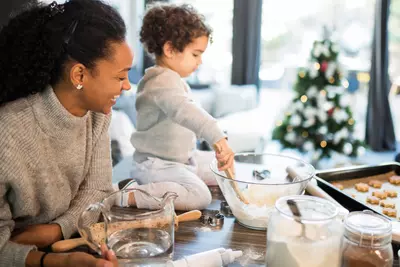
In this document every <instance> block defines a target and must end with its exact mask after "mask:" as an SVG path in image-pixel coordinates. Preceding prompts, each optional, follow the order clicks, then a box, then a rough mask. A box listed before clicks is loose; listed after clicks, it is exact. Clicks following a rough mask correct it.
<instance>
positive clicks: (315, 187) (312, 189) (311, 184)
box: [286, 166, 343, 208]
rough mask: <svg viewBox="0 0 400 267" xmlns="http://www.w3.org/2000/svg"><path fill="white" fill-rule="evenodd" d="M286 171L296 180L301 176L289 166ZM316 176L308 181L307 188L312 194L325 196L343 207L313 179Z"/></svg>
mask: <svg viewBox="0 0 400 267" xmlns="http://www.w3.org/2000/svg"><path fill="white" fill-rule="evenodd" d="M286 172H287V173H288V174H289V176H290V177H291V178H292V179H293V180H294V179H295V178H296V177H299V176H300V175H298V174H297V172H296V170H295V169H294V168H293V167H291V166H288V167H287V168H286ZM313 180H314V178H311V181H310V182H308V183H307V187H306V190H307V192H308V193H309V194H310V195H313V196H316V197H320V198H325V199H327V200H329V201H332V202H333V203H335V204H336V205H337V206H339V207H342V208H343V206H342V205H340V204H339V202H337V201H336V200H335V199H334V198H332V197H331V196H330V195H328V193H326V192H325V191H324V190H322V189H321V187H319V186H318V184H316V183H315V181H313Z"/></svg>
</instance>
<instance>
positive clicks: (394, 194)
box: [384, 190, 397, 197]
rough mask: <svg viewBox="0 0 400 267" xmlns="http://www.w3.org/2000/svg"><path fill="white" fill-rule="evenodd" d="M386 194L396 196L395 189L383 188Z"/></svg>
mask: <svg viewBox="0 0 400 267" xmlns="http://www.w3.org/2000/svg"><path fill="white" fill-rule="evenodd" d="M384 192H385V193H386V195H387V196H388V197H397V191H396V190H384Z"/></svg>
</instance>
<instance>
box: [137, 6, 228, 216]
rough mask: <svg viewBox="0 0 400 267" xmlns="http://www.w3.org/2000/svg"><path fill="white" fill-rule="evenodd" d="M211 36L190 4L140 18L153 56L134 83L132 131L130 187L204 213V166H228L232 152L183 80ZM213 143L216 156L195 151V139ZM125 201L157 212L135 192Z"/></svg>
mask: <svg viewBox="0 0 400 267" xmlns="http://www.w3.org/2000/svg"><path fill="white" fill-rule="evenodd" d="M210 38H211V29H210V28H209V27H208V26H207V25H206V23H205V21H204V18H203V16H201V15H200V14H198V13H197V12H196V11H195V10H194V9H193V8H192V7H191V6H188V5H172V4H168V5H165V4H157V5H154V6H152V7H151V8H149V9H148V10H147V12H146V14H145V16H144V19H143V26H142V28H141V31H140V40H141V42H142V43H143V45H144V47H145V48H146V50H147V52H148V53H149V54H151V55H153V56H154V57H155V63H156V64H155V66H154V67H151V68H148V69H147V70H146V72H145V75H144V77H143V78H142V80H141V81H140V82H139V84H138V90H137V98H136V109H137V132H135V133H133V135H132V137H131V142H132V144H133V146H134V147H135V149H136V150H135V153H134V157H133V159H134V160H133V165H134V168H133V171H132V177H133V178H134V179H135V181H136V183H135V184H133V185H132V186H131V187H135V188H139V189H143V190H144V191H147V192H148V193H150V194H151V195H154V196H158V197H161V196H162V195H163V194H164V193H165V192H167V191H170V192H175V193H177V195H178V198H177V199H176V200H175V208H176V209H177V210H193V209H204V208H206V207H207V206H208V205H209V204H210V203H211V193H210V191H209V189H208V187H207V185H206V183H207V184H215V179H214V177H213V174H212V172H211V170H210V168H209V164H210V163H211V161H212V159H213V157H215V156H216V158H217V160H218V162H219V166H220V170H225V169H227V168H230V167H232V166H233V161H234V153H233V151H232V149H231V148H230V147H229V145H228V142H227V139H226V136H225V135H224V133H223V131H222V130H221V129H220V128H219V126H218V125H217V121H216V120H215V119H214V118H213V117H212V116H211V115H209V114H208V113H207V112H206V111H205V110H204V109H202V108H201V107H200V106H198V105H197V104H196V103H195V102H194V101H193V99H192V95H191V90H190V87H189V86H188V84H187V83H186V82H185V81H184V80H183V79H182V78H184V77H187V76H189V75H190V74H191V73H193V72H194V71H195V70H196V69H197V68H198V67H199V65H200V64H201V62H202V59H201V58H202V54H203V53H204V52H205V51H206V49H207V45H208V43H209V41H210ZM197 138H203V139H205V140H206V141H207V142H208V143H209V144H212V145H213V144H216V145H217V146H218V147H219V148H220V149H221V152H220V153H216V154H214V152H210V151H207V152H206V151H199V150H196V139H197ZM129 202H130V204H131V205H132V204H133V205H136V206H137V207H138V208H148V209H154V208H157V206H158V205H157V203H155V202H154V201H152V200H151V199H149V198H147V197H146V196H145V195H144V194H141V193H139V192H136V193H135V194H134V195H133V194H132V195H131V196H130V197H129Z"/></svg>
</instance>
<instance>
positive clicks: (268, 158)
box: [210, 153, 315, 230]
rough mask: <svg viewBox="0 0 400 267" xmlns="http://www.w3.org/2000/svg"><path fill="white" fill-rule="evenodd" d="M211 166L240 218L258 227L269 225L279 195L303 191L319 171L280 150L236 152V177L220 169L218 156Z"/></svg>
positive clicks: (222, 189) (295, 193)
mask: <svg viewBox="0 0 400 267" xmlns="http://www.w3.org/2000/svg"><path fill="white" fill-rule="evenodd" d="M210 167H211V170H212V171H213V173H214V175H215V178H216V180H217V182H218V185H219V187H220V188H221V191H222V193H223V195H224V197H225V199H226V201H227V202H228V204H229V207H230V209H231V211H232V213H233V215H234V216H235V217H236V219H237V221H238V222H239V223H240V224H242V225H243V226H245V227H248V228H251V229H257V230H265V229H266V228H267V226H268V220H269V217H270V214H271V213H272V212H273V211H274V209H275V202H276V200H277V199H279V198H280V197H283V196H290V195H300V194H303V192H304V189H305V188H306V186H307V183H308V182H309V181H310V180H311V179H312V178H313V177H314V175H315V169H314V168H313V166H311V165H310V164H308V163H306V162H304V161H302V160H300V159H297V158H293V157H289V156H284V155H278V154H253V153H241V154H236V155H235V180H232V179H230V178H228V177H227V176H226V174H225V173H224V172H220V171H218V168H217V161H216V160H215V159H214V160H213V162H212V163H211V166H210ZM241 197H242V198H244V199H245V201H243V199H241Z"/></svg>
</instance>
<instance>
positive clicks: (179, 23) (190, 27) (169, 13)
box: [140, 3, 212, 57]
mask: <svg viewBox="0 0 400 267" xmlns="http://www.w3.org/2000/svg"><path fill="white" fill-rule="evenodd" d="M211 33H212V29H211V28H210V27H209V26H208V25H207V24H206V23H205V18H204V16H203V15H200V14H199V13H198V12H197V11H196V10H195V9H194V8H193V7H192V6H190V5H187V4H184V5H174V4H160V3H157V4H153V5H151V6H149V8H148V10H147V12H146V14H145V16H144V18H143V24H142V28H141V30H140V41H141V42H142V43H143V45H144V47H145V48H146V50H147V52H148V53H149V54H153V55H155V56H156V57H157V56H161V55H162V54H163V47H164V44H165V43H166V42H171V43H172V46H173V47H174V48H175V49H177V50H178V51H180V52H183V50H184V49H185V47H186V46H187V45H188V44H190V43H191V42H192V41H193V39H195V38H198V37H201V36H207V37H210V36H211Z"/></svg>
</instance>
